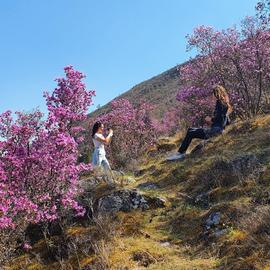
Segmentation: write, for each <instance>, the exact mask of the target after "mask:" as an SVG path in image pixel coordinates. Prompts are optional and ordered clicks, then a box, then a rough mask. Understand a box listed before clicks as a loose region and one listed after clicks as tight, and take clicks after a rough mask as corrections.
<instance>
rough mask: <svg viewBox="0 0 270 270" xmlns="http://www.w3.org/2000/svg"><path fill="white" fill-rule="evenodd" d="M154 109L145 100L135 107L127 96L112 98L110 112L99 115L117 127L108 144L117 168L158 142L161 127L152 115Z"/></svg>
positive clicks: (106, 125)
mask: <svg viewBox="0 0 270 270" xmlns="http://www.w3.org/2000/svg"><path fill="white" fill-rule="evenodd" d="M152 109H153V106H152V105H150V104H148V103H145V102H142V103H141V104H140V105H139V106H136V107H135V106H134V105H133V104H132V103H130V102H129V101H128V100H127V99H119V100H115V101H112V102H111V111H110V112H109V113H106V114H104V115H101V116H100V117H99V118H98V119H96V120H97V121H101V122H102V123H104V125H105V127H106V128H112V129H113V130H114V136H113V139H112V142H111V144H110V145H109V147H107V153H108V157H109V159H110V162H111V164H112V165H113V167H114V168H123V167H126V166H127V165H128V164H129V163H130V162H131V161H132V160H136V159H137V158H138V157H139V156H140V155H141V154H143V153H144V152H145V151H146V149H147V148H148V147H150V146H151V145H152V144H153V143H154V142H155V140H156V137H157V129H156V126H155V125H154V122H153V120H152V118H151V111H152ZM92 124H93V123H91V124H90V126H92Z"/></svg>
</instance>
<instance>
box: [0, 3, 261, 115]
mask: <svg viewBox="0 0 270 270" xmlns="http://www.w3.org/2000/svg"><path fill="white" fill-rule="evenodd" d="M256 2H257V0H189V1H185V0H96V1H94V0H39V1H37V0H24V1H23V0H12V1H1V2H0V34H1V42H0V60H1V64H0V74H1V76H0V112H3V111H5V110H7V109H11V110H13V111H16V110H25V111H29V110H31V109H33V108H36V107H39V108H40V109H41V110H42V111H44V112H45V111H46V107H45V102H44V99H43V96H42V93H43V91H44V90H50V91H52V89H53V88H54V87H55V83H54V78H56V77H59V76H62V75H63V67H64V66H66V65H69V64H71V65H73V66H74V67H75V68H76V69H78V70H80V71H82V72H84V73H85V74H86V75H87V80H86V83H87V86H88V89H95V90H96V91H97V97H96V98H95V100H94V102H95V105H94V106H92V108H91V110H93V109H95V108H96V106H97V105H98V104H101V105H104V104H105V103H107V102H108V101H110V100H111V99H113V98H114V97H116V96H118V95H119V94H121V93H123V92H125V91H127V90H129V89H130V88H131V87H132V86H134V85H135V84H137V83H140V82H141V81H143V80H146V79H149V78H151V77H153V76H155V75H157V74H159V73H161V72H163V71H165V70H167V69H169V68H171V67H173V66H175V65H176V64H180V63H182V62H184V61H185V60H187V59H188V58H189V56H190V53H186V50H185V48H186V39H185V36H186V35H187V34H189V33H191V32H192V30H193V29H194V28H195V27H196V26H198V25H202V24H204V25H212V26H214V27H215V28H218V29H222V28H227V27H230V26H232V25H233V24H238V23H239V22H240V21H241V19H242V18H243V17H244V16H246V15H253V14H254V7H255V5H256Z"/></svg>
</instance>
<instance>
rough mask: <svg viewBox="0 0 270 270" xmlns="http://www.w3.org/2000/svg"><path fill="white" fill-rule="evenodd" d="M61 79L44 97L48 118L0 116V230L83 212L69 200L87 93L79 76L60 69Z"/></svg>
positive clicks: (76, 171) (88, 100)
mask: <svg viewBox="0 0 270 270" xmlns="http://www.w3.org/2000/svg"><path fill="white" fill-rule="evenodd" d="M65 74H66V78H61V79H57V80H56V81H57V88H56V89H55V90H54V91H53V93H52V94H51V95H50V94H49V93H45V97H46V101H47V106H48V111H49V114H48V118H47V119H45V120H42V114H41V112H39V111H38V110H37V111H34V112H32V113H28V114H26V113H21V112H17V113H16V115H17V117H16V119H13V117H12V113H11V112H10V111H7V112H4V113H2V114H1V115H0V138H1V141H0V229H4V228H10V227H12V228H14V227H16V225H17V223H18V222H19V220H20V222H21V220H23V221H24V222H25V223H30V222H32V223H38V222H41V221H52V220H55V219H57V218H59V216H60V215H61V212H62V211H63V210H65V209H73V210H75V212H76V213H77V214H78V215H82V214H83V213H84V209H83V208H82V207H81V206H80V205H79V204H78V203H77V201H76V200H75V197H76V195H77V194H78V185H77V184H78V180H79V175H80V173H81V172H83V171H85V170H88V169H90V166H86V165H81V164H77V156H78V132H79V131H80V130H81V128H77V127H76V123H77V122H78V121H80V120H83V119H84V118H85V117H86V113H87V109H88V106H89V105H91V103H92V96H93V95H94V92H93V91H87V90H86V88H85V85H84V84H83V83H82V79H83V78H84V76H83V74H82V73H80V72H78V71H75V70H74V69H73V68H72V67H66V68H65Z"/></svg>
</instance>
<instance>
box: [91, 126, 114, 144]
mask: <svg viewBox="0 0 270 270" xmlns="http://www.w3.org/2000/svg"><path fill="white" fill-rule="evenodd" d="M112 136H113V130H112V129H111V130H110V132H109V134H108V136H107V137H106V138H104V136H103V135H101V136H96V137H95V139H96V140H97V141H99V142H102V143H105V144H109V143H110V141H111V139H112Z"/></svg>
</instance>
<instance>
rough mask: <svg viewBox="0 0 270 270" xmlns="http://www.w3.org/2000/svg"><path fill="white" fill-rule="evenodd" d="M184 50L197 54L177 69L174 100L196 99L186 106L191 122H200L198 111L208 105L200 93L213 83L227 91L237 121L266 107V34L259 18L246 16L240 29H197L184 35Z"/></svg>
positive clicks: (269, 54)
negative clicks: (178, 84) (179, 86)
mask: <svg viewBox="0 0 270 270" xmlns="http://www.w3.org/2000/svg"><path fill="white" fill-rule="evenodd" d="M188 49H189V50H191V49H196V51H197V52H198V55H197V57H196V58H195V59H193V60H191V61H190V62H189V63H187V64H186V65H184V66H182V67H180V76H181V79H182V81H183V85H184V86H183V88H182V89H180V91H179V93H178V100H180V101H181V102H182V101H184V102H185V100H187V101H188V102H190V97H191V96H193V95H195V96H197V99H196V100H193V101H192V103H193V105H190V106H188V107H189V109H188V118H189V117H191V116H190V115H193V117H192V118H193V119H190V120H191V121H192V122H194V121H195V122H200V121H201V120H200V118H201V116H202V115H201V113H200V112H199V110H200V108H201V109H205V106H206V107H207V106H212V105H211V104H209V105H207V103H205V102H206V101H204V100H203V101H202V99H205V98H206V97H205V96H203V97H202V96H201V93H200V92H201V91H202V89H211V88H212V86H214V85H215V84H221V85H223V86H224V87H225V88H226V89H227V90H228V93H229V96H230V99H231V102H232V105H233V107H234V111H235V113H236V114H237V115H238V116H239V117H241V118H246V117H252V116H254V115H256V114H258V113H262V112H264V111H265V108H267V107H269V82H270V32H269V31H268V30H266V27H265V24H264V23H263V22H262V21H261V20H260V19H259V18H256V17H247V18H246V19H245V20H244V21H243V22H242V24H241V27H240V29H237V28H229V29H227V30H222V31H216V30H214V29H213V28H211V27H206V26H200V27H198V28H196V29H195V30H194V32H193V34H192V35H190V36H188ZM199 89H201V90H199ZM203 91H206V92H208V90H203ZM182 92H183V93H182ZM185 93H188V94H187V95H188V96H187V97H185ZM181 96H184V97H181ZM192 99H193V98H192ZM201 103H204V104H201ZM185 104H187V103H186V102H185ZM196 115H197V117H196ZM187 120H189V119H187Z"/></svg>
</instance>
